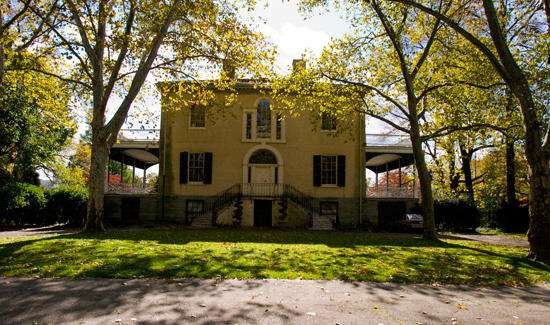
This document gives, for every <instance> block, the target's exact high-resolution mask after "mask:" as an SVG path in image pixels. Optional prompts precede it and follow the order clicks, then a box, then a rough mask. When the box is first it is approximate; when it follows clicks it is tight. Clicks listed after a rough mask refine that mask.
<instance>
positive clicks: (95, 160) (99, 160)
mask: <svg viewBox="0 0 550 325" xmlns="http://www.w3.org/2000/svg"><path fill="white" fill-rule="evenodd" d="M95 138H96V139H95V141H92V159H91V162H90V177H89V191H88V193H89V197H88V213H87V216H86V224H85V226H84V230H85V231H89V232H94V231H103V230H105V228H104V227H103V199H104V196H105V167H106V164H107V157H108V152H109V149H108V146H107V142H106V141H105V140H101V139H100V138H98V137H95Z"/></svg>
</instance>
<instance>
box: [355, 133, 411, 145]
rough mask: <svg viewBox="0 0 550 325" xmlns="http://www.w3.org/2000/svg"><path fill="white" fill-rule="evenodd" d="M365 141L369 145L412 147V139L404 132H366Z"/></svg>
mask: <svg viewBox="0 0 550 325" xmlns="http://www.w3.org/2000/svg"><path fill="white" fill-rule="evenodd" d="M365 142H366V145H367V146H369V147H385V146H398V147H410V146H411V139H410V137H409V136H408V135H404V134H372V133H367V134H365Z"/></svg>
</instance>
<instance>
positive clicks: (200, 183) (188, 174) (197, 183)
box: [187, 151, 206, 185]
mask: <svg viewBox="0 0 550 325" xmlns="http://www.w3.org/2000/svg"><path fill="white" fill-rule="evenodd" d="M193 154H203V155H205V154H206V153H205V152H204V151H200V152H198V151H196V152H189V154H188V155H189V158H188V159H187V185H205V184H204V177H205V174H204V173H205V170H204V167H205V166H204V162H203V166H202V182H200V181H191V180H190V178H191V172H190V164H191V155H193ZM205 159H206V158H205Z"/></svg>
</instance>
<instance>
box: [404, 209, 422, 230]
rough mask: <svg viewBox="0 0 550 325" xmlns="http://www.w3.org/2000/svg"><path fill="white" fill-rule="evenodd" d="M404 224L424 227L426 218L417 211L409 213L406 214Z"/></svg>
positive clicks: (415, 227)
mask: <svg viewBox="0 0 550 325" xmlns="http://www.w3.org/2000/svg"><path fill="white" fill-rule="evenodd" d="M403 224H404V225H405V226H407V227H410V228H414V229H418V228H423V227H424V218H423V217H422V215H420V214H417V213H407V214H405V220H404V221H403Z"/></svg>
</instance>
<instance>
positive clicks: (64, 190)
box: [44, 186, 88, 227]
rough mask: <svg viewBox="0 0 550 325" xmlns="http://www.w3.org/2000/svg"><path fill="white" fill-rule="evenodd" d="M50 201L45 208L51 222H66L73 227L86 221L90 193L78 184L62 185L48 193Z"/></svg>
mask: <svg viewBox="0 0 550 325" xmlns="http://www.w3.org/2000/svg"><path fill="white" fill-rule="evenodd" d="M47 197H48V203H47V205H46V208H45V209H44V216H45V219H47V220H49V221H50V222H51V223H50V224H53V223H64V224H67V225H69V226H71V227H80V226H82V225H83V223H84V217H85V216H86V207H87V203H88V193H87V192H86V189H84V188H82V187H76V186H71V187H68V186H62V187H58V188H55V189H52V190H50V191H49V192H48V193H47Z"/></svg>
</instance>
